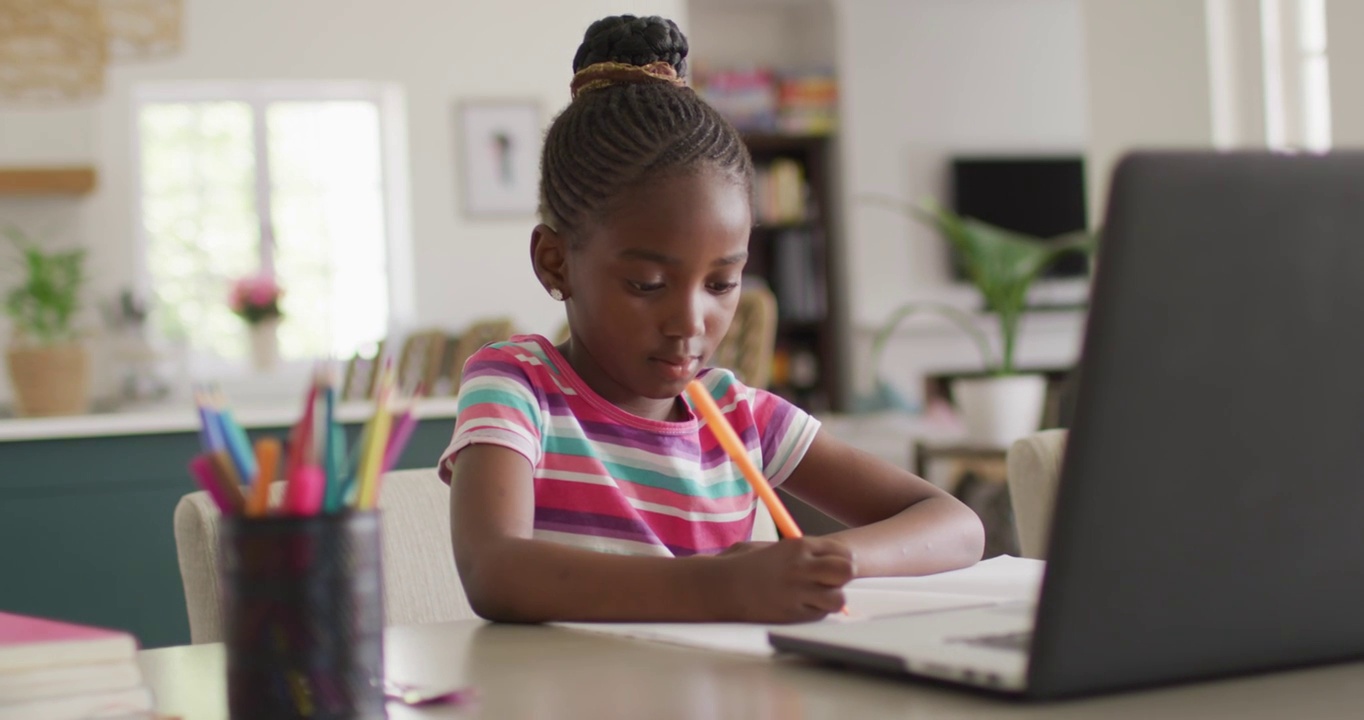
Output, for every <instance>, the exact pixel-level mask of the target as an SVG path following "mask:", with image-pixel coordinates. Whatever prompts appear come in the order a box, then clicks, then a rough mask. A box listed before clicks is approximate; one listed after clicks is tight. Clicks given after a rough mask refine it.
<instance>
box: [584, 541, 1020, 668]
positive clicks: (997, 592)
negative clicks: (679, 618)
mask: <svg viewBox="0 0 1364 720" xmlns="http://www.w3.org/2000/svg"><path fill="white" fill-rule="evenodd" d="M1044 567H1045V563H1043V562H1042V561H1040V560H1024V559H1020V558H1014V557H999V558H993V559H991V560H987V561H985V562H981V563H977V564H976V565H975V566H973V567H970V568H966V569H965V570H955V571H953V572H948V573H941V574H938V575H930V576H926V577H918V578H870V579H863V580H854V581H853V582H852V583H849V585H848V587H847V589H846V591H845V592H846V595H847V599H848V612H849V614H848V615H847V616H844V615H831V616H829V617H828V618H826V619H824V620H822V621H820V622H826V623H844V622H858V621H859V620H868V619H871V618H876V617H885V616H887V615H899V614H905V613H914V612H929V611H934V610H948V609H953V608H963V607H972V606H980V605H990V604H997V603H1001V602H1008V601H1013V600H1028V599H1033V598H1035V597H1036V596H1037V592H1038V589H1039V587H1040V583H1041V579H1042V570H1043V568H1044ZM557 625H558V626H560V627H565V628H570V629H573V630H582V631H586V632H592V633H599V634H605V635H614V636H617V637H626V638H633V639H636V640H649V641H654V642H662V643H668V644H673V645H685V646H689V647H698V648H705V649H708V650H717V651H720V652H729V653H739V654H743V655H756V656H768V655H771V654H772V647H771V646H770V645H769V644H768V642H767V631H768V630H769V629H771V628H772V627H774V626H769V625H755V624H747V623H557Z"/></svg>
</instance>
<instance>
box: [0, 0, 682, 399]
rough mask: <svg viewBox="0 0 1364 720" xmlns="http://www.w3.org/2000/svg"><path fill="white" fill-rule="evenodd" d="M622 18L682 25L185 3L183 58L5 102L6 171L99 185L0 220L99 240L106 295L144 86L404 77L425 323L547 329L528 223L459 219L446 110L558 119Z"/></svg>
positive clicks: (580, 7) (321, 3)
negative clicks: (519, 104)
mask: <svg viewBox="0 0 1364 720" xmlns="http://www.w3.org/2000/svg"><path fill="white" fill-rule="evenodd" d="M621 12H631V13H635V14H646V15H648V14H659V15H664V16H667V17H672V18H674V19H677V20H678V21H679V23H681V24H683V26H684V27H685V20H686V19H685V8H684V3H683V2H682V0H574V2H557V1H546V0H538V1H537V0H498V1H496V2H483V1H481V0H385V1H384V2H378V1H376V0H368V1H366V2H350V3H345V2H336V1H335V0H288V1H287V2H280V1H279V0H231V1H230V2H226V1H223V0H186V12H185V16H186V28H185V43H184V51H183V52H182V53H181V54H180V55H179V56H177V57H174V58H171V59H169V60H163V61H156V62H147V63H142V64H126V65H119V66H114V67H113V68H112V69H111V70H110V72H109V74H108V88H107V91H106V92H105V94H104V95H103V97H102V98H100V99H99V100H97V101H95V102H92V103H87V104H84V105H82V106H79V107H76V108H69V109H58V110H51V111H35V110H23V111H18V110H0V165H19V164H33V163H37V162H67V163H69V162H89V163H93V164H94V165H95V166H96V167H97V169H98V172H99V175H100V182H99V189H98V190H97V191H96V192H95V193H94V194H93V195H91V196H90V197H88V198H85V199H82V200H78V201H62V202H60V203H57V204H55V205H54V204H53V203H50V202H49V203H38V204H36V205H42V206H43V207H39V208H36V209H35V203H32V202H30V201H18V200H4V201H3V202H0V221H4V220H5V219H6V218H14V217H20V216H22V217H21V218H20V219H22V220H23V221H24V222H25V223H26V224H32V223H37V224H40V225H58V226H66V227H68V228H69V233H67V234H69V235H71V236H72V238H73V239H74V240H78V241H81V242H83V243H85V244H86V245H88V246H89V247H90V249H91V263H92V267H93V268H95V269H96V275H97V277H96V279H95V282H94V283H93V287H92V295H91V297H90V300H91V301H92V302H94V301H97V300H102V299H105V298H107V297H111V296H113V295H114V294H116V292H117V290H118V289H119V288H121V287H124V286H126V285H129V284H130V283H131V282H132V279H133V276H134V268H135V262H136V258H135V255H134V253H135V248H136V245H135V232H136V230H135V228H134V227H133V224H134V221H133V213H132V208H133V203H135V202H136V198H135V197H134V196H133V193H132V178H133V172H134V169H135V158H134V157H133V156H132V151H131V145H130V139H131V136H132V132H133V128H132V124H131V120H132V110H131V101H130V97H131V93H132V88H133V87H134V85H135V84H136V83H138V82H142V81H160V80H192V79H219V80H262V79H359V80H376V81H390V82H395V83H399V84H401V85H402V86H403V87H404V88H405V90H406V98H407V117H408V138H409V143H410V153H411V157H410V168H411V178H410V179H411V182H410V185H411V188H412V199H411V208H412V232H413V236H414V248H413V251H414V252H413V261H414V265H415V268H416V287H415V296H416V297H415V299H416V308H417V317H416V318H415V320H416V324H417V325H435V326H442V327H447V328H451V329H458V328H461V327H463V326H464V325H465V324H467V323H468V322H469V321H470V320H471V319H473V318H476V317H479V316H486V315H501V314H509V315H511V316H512V317H514V318H515V319H516V321H517V323H518V324H519V325H520V326H521V327H522V328H524V329H528V330H534V331H541V332H551V331H553V329H554V328H555V327H557V324H558V323H559V322H561V317H562V310H561V307H560V306H559V305H558V304H557V303H554V302H552V301H550V300H549V299H547V298H546V297H545V294H544V292H543V290H542V289H541V288H540V287H539V285H538V284H537V283H536V282H535V279H534V276H533V274H532V273H531V270H530V264H529V260H528V250H527V248H528V245H529V238H530V230H531V228H532V227H533V218H532V217H529V216H528V217H526V218H522V219H513V220H505V221H498V222H478V223H475V222H471V221H469V220H467V219H465V218H464V217H462V216H461V213H460V210H459V207H460V205H459V200H458V197H459V190H460V189H459V187H458V177H459V176H458V173H457V172H456V167H455V145H454V142H453V139H454V133H453V128H452V111H453V107H454V104H455V102H456V101H457V100H458V99H460V98H467V97H478V98H497V97H512V98H525V97H531V98H535V99H536V100H537V101H539V103H540V104H541V107H542V108H543V113H544V114H543V118H544V123H545V124H546V125H548V123H549V121H550V119H552V117H553V114H554V113H556V112H558V111H559V110H560V109H561V108H562V107H563V106H564V105H565V104H566V103H567V102H568V82H569V79H570V76H571V67H570V66H571V62H572V58H573V53H574V50H575V49H576V48H577V46H578V43H579V42H580V41H581V39H582V35H583V31H584V30H586V28H587V26H588V25H589V24H590V23H591V22H592V21H593V20H596V19H598V18H600V17H603V16H606V15H612V14H618V13H621ZM35 215H36V216H37V217H34V216H35ZM3 385H7V383H0V386H3ZM5 391H7V388H6V390H5ZM0 392H4V391H0ZM0 400H3V399H2V398H0Z"/></svg>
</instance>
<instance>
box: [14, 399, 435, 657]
mask: <svg viewBox="0 0 1364 720" xmlns="http://www.w3.org/2000/svg"><path fill="white" fill-rule="evenodd" d="M453 428H454V421H453V419H451V418H430V419H423V420H422V421H421V422H420V423H419V424H418V426H417V429H416V431H415V432H414V434H413V437H412V440H411V442H410V444H409V445H408V446H407V449H406V451H405V452H404V453H403V457H402V458H401V459H400V461H399V463H398V467H399V468H420V467H433V466H434V465H435V463H436V460H437V458H438V457H439V456H440V453H441V451H443V450H444V449H445V446H446V445H447V444H448V443H449V442H450V434H451V432H452V430H453ZM346 430H347V433H348V435H349V436H350V438H351V441H352V442H354V440H355V438H356V436H358V434H359V424H358V423H352V424H348V425H347V426H346ZM250 434H251V435H252V437H253V439H254V438H255V437H260V436H261V435H266V434H269V435H275V436H277V437H283V436H284V434H285V429H284V428H282V427H281V428H263V429H259V430H256V429H253V430H252V431H251V433H250ZM198 451H199V441H198V436H197V435H196V434H195V433H193V432H167V433H161V434H150V435H122V436H104V437H76V438H54V439H40V440H11V441H5V442H0V610H3V611H7V612H17V613H23V614H30V615H42V616H47V617H54V618H60V619H63V620H69V621H73V622H80V623H89V624H93V625H101V626H105V627H112V628H120V629H124V630H128V631H131V632H132V633H133V634H135V635H136V636H137V638H138V640H139V641H140V642H141V643H142V646H143V647H147V648H151V647H163V646H167V645H183V644H187V643H188V642H189V620H188V617H187V615H186V611H185V595H184V587H183V585H181V582H180V568H179V564H178V563H177V561H176V554H175V532H174V527H173V522H172V519H173V516H174V512H175V505H176V503H177V502H179V500H180V498H181V497H182V496H184V495H185V494H187V493H190V492H194V491H195V490H196V489H197V488H196V487H195V485H194V483H193V481H192V480H191V479H190V476H189V474H188V471H187V470H186V466H187V464H188V462H189V459H190V458H191V457H192V456H193V455H194V454H195V453H196V452H198Z"/></svg>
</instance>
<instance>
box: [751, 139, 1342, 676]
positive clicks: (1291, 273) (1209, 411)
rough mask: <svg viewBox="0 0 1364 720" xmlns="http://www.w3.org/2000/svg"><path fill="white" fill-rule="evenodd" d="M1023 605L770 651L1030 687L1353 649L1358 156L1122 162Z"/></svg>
mask: <svg viewBox="0 0 1364 720" xmlns="http://www.w3.org/2000/svg"><path fill="white" fill-rule="evenodd" d="M1100 244H1101V247H1100V249H1099V255H1098V258H1097V263H1096V273H1095V277H1094V284H1093V291H1092V297H1091V304H1090V312H1089V317H1088V319H1087V330H1086V335H1085V341H1084V346H1083V349H1082V355H1081V357H1082V361H1081V371H1080V377H1079V386H1078V390H1077V395H1076V398H1075V403H1076V405H1075V416H1074V423H1073V427H1072V429H1071V431H1070V435H1069V439H1068V442H1067V447H1066V452H1065V456H1064V459H1063V462H1062V470H1061V477H1060V484H1059V487H1058V490H1057V497H1056V506H1055V510H1054V513H1053V526H1052V531H1051V536H1050V540H1049V547H1048V553H1047V558H1048V562H1047V569H1046V573H1045V577H1044V579H1043V582H1042V589H1041V594H1040V596H1039V597H1038V599H1037V601H1036V603H1028V604H1026V605H1012V606H996V607H989V608H982V609H974V610H958V611H944V612H940V613H931V614H921V615H908V616H901V617H891V618H881V619H873V620H868V621H865V622H860V623H846V624H833V623H830V624H816V625H808V626H795V627H791V628H785V629H780V630H774V631H771V632H770V633H769V640H770V642H771V644H772V645H773V646H774V647H775V648H776V649H778V650H780V651H788V652H793V653H799V654H802V655H805V656H809V657H813V658H819V659H823V660H828V661H833V662H837V663H840V664H846V665H851V666H860V667H866V668H871V669H877V670H882V671H887V672H892V673H905V674H909V675H914V676H922V677H928V678H936V679H940V680H946V681H949V682H952V683H961V684H965V685H971V686H975V687H980V688H986V689H990V690H996V691H1000V692H1004V693H1014V694H1019V695H1024V696H1028V697H1035V698H1057V697H1065V696H1072V695H1082V694H1095V693H1101V692H1107V691H1116V690H1122V689H1129V688H1137V687H1142V686H1150V685H1158V684H1166V683H1174V682H1182V681H1190V680H1197V679H1204V678H1214V677H1219V676H1230V675H1237V674H1244V673H1254V672H1261V671H1269V670H1274V669H1278V668H1287V667H1294V666H1304V665H1311V664H1319V663H1327V662H1332V661H1344V660H1350V659H1358V658H1361V657H1364V610H1361V608H1364V152H1359V153H1356V152H1336V153H1331V154H1327V155H1314V156H1309V155H1300V156H1289V155H1279V154H1271V153H1264V152H1259V153H1250V152H1244V153H1240V152H1238V153H1212V152H1206V153H1200V152H1182V153H1174V152H1169V153H1135V154H1131V155H1129V156H1127V157H1125V158H1124V159H1123V160H1122V162H1121V163H1120V164H1119V166H1118V167H1117V169H1116V170H1115V172H1114V178H1113V183H1112V188H1111V193H1110V199H1109V204H1108V212H1107V217H1106V219H1105V223H1104V233H1103V238H1102V241H1101V243H1100Z"/></svg>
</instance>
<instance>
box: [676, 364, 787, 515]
mask: <svg viewBox="0 0 1364 720" xmlns="http://www.w3.org/2000/svg"><path fill="white" fill-rule="evenodd" d="M687 395H688V396H689V397H691V402H692V405H694V406H695V407H696V410H697V412H699V413H701V417H703V418H705V420H706V425H707V426H709V427H710V431H711V434H713V435H714V436H715V439H716V440H718V441H720V446H721V447H723V448H724V449H725V452H726V453H727V454H728V455H729V459H730V460H732V461H734V464H735V465H738V466H739V471H740V472H742V473H743V474H744V478H745V479H746V480H748V484H749V485H752V486H753V490H754V492H756V493H758V497H760V498H762V501H763V503H765V504H766V505H767V511H768V512H769V513H771V514H772V521H773V522H775V523H776V524H777V529H778V530H780V531H781V534H782V536H783V537H789V538H798V537H803V536H804V533H802V532H801V531H800V528H799V527H797V526H796V521H795V519H794V518H792V517H791V513H789V512H787V511H786V506H785V505H783V504H782V502H781V498H779V497H777V493H776V492H775V491H774V490H772V486H771V485H769V484H768V483H767V478H765V477H763V474H762V473H761V472H760V471H759V470H758V467H757V466H756V465H754V464H753V459H752V458H750V457H749V456H748V452H747V451H745V450H744V445H743V443H742V442H741V441H740V440H739V435H738V434H737V433H735V432H734V428H733V427H732V426H731V425H730V424H729V421H728V420H726V419H725V416H724V415H723V414H722V413H721V412H720V408H719V407H718V406H717V405H716V404H715V400H714V399H713V398H711V396H710V392H709V391H707V390H706V386H705V385H702V384H701V383H700V382H698V381H696V380H692V381H691V382H690V383H688V384H687Z"/></svg>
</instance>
